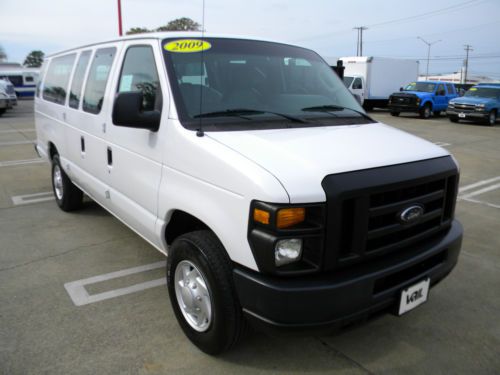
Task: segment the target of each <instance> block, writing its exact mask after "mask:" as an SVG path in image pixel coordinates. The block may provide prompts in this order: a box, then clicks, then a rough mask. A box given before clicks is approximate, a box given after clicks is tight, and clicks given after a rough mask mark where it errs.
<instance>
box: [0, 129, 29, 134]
mask: <svg viewBox="0 0 500 375" xmlns="http://www.w3.org/2000/svg"><path fill="white" fill-rule="evenodd" d="M34 131H36V130H35V129H6V130H0V134H8V133H22V132H34Z"/></svg>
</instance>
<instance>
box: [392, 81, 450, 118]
mask: <svg viewBox="0 0 500 375" xmlns="http://www.w3.org/2000/svg"><path fill="white" fill-rule="evenodd" d="M457 96H458V94H457V90H456V89H455V85H453V84H452V83H445V82H440V81H420V82H412V83H409V84H408V85H406V86H405V87H404V88H401V91H400V92H396V93H394V94H392V95H391V96H390V97H389V110H390V111H391V115H392V116H399V114H400V113H401V112H417V113H419V114H420V117H421V118H424V119H428V118H429V117H431V115H432V114H433V113H434V114H439V113H440V112H441V111H446V108H447V107H448V102H449V101H450V100H451V99H454V98H456V97H457Z"/></svg>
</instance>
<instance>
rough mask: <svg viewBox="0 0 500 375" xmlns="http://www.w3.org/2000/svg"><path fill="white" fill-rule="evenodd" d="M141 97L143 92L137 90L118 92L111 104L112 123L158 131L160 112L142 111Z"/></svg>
mask: <svg viewBox="0 0 500 375" xmlns="http://www.w3.org/2000/svg"><path fill="white" fill-rule="evenodd" d="M142 99H143V94H142V92H139V91H132V92H121V93H118V94H117V95H116V97H115V103H114V105H113V115H112V118H113V124H114V125H116V126H125V127H129V128H139V129H149V130H151V131H154V132H155V131H158V128H159V127H160V119H161V113H160V112H159V111H143V110H142Z"/></svg>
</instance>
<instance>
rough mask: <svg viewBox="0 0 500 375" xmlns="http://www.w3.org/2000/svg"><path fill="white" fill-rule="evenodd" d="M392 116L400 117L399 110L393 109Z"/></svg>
mask: <svg viewBox="0 0 500 375" xmlns="http://www.w3.org/2000/svg"><path fill="white" fill-rule="evenodd" d="M391 116H394V117H398V116H399V112H397V111H391Z"/></svg>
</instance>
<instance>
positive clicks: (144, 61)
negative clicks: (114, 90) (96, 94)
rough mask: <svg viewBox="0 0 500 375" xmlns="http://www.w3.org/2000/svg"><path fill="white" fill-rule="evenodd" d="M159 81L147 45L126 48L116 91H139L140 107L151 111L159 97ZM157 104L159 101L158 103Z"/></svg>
mask: <svg viewBox="0 0 500 375" xmlns="http://www.w3.org/2000/svg"><path fill="white" fill-rule="evenodd" d="M159 86H160V83H159V81H158V73H157V70H156V64H155V59H154V55H153V50H152V48H151V47H149V46H134V47H130V48H129V49H128V50H127V53H126V55H125V59H124V61H123V67H122V72H121V74H120V83H119V86H118V92H129V91H140V92H141V93H142V95H143V97H142V109H143V110H144V111H152V110H154V109H156V108H155V104H157V103H158V102H159V100H158V102H157V99H160V98H159V97H158V95H160V92H161V91H160V90H158V88H159ZM158 104H159V103H158Z"/></svg>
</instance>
